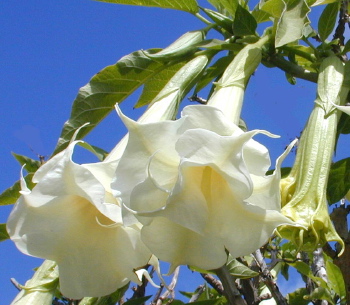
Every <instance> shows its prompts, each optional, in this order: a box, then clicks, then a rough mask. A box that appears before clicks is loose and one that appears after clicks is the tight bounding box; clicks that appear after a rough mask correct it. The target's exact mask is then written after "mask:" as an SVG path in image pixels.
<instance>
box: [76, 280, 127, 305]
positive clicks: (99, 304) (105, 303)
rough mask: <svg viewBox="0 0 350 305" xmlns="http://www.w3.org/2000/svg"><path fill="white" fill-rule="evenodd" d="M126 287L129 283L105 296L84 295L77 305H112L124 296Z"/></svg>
mask: <svg viewBox="0 0 350 305" xmlns="http://www.w3.org/2000/svg"><path fill="white" fill-rule="evenodd" d="M128 288H129V283H128V284H126V285H125V286H123V287H121V288H119V289H118V290H116V291H115V292H113V293H112V294H110V295H107V296H103V297H85V298H83V299H82V300H81V301H80V302H79V305H114V304H116V303H117V302H119V300H120V299H121V298H122V297H123V296H124V294H125V292H126V291H127V290H128Z"/></svg>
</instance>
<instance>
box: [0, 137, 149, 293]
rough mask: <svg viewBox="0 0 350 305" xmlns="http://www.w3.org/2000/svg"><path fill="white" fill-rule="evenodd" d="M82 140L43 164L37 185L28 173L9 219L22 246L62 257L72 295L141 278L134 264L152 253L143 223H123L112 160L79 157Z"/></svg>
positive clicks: (66, 289) (65, 286) (64, 283)
mask: <svg viewBox="0 0 350 305" xmlns="http://www.w3.org/2000/svg"><path fill="white" fill-rule="evenodd" d="M76 143H77V141H74V142H72V143H71V144H70V145H69V146H68V147H67V148H66V149H65V150H64V151H62V152H60V153H59V154H57V155H56V156H54V157H53V158H52V159H50V160H49V161H48V162H47V163H45V164H44V165H42V167H40V168H39V170H38V171H37V172H36V173H35V175H34V177H33V182H35V183H37V184H36V186H35V187H34V188H33V190H32V191H30V190H29V189H28V188H27V186H26V184H25V181H24V179H22V191H21V193H22V196H21V197H20V199H19V200H18V202H17V203H16V205H15V207H14V209H13V211H12V212H11V214H10V217H9V219H8V222H7V229H8V232H9V234H10V237H11V239H12V240H13V241H14V242H15V244H16V246H17V247H18V249H19V250H20V251H22V252H23V253H25V254H28V255H31V256H35V257H40V258H45V259H49V260H53V261H56V262H57V264H58V268H59V276H60V289H61V292H62V293H63V295H65V296H66V297H69V298H72V299H80V298H82V297H84V296H103V295H106V294H109V293H112V292H113V291H115V290H116V289H117V288H119V287H122V286H124V285H125V284H126V283H127V282H128V281H130V280H132V281H135V282H139V280H138V278H137V276H136V275H135V273H134V268H138V267H142V266H144V265H146V264H147V262H148V260H149V259H150V257H151V253H150V251H149V250H148V249H147V248H146V247H145V245H144V244H143V242H142V241H141V239H140V227H141V226H140V224H134V225H133V226H129V227H125V226H123V224H122V219H121V210H120V209H121V207H120V204H119V202H118V201H117V200H115V198H114V197H113V196H112V195H111V194H110V193H109V192H108V189H109V184H110V181H111V179H112V177H111V176H109V173H110V171H109V169H108V163H102V162H100V163H98V164H97V165H92V166H89V165H87V166H85V165H79V164H76V163H74V162H73V161H72V159H71V157H72V153H73V149H74V146H75V145H76ZM101 172H103V175H101ZM111 174H113V172H111Z"/></svg>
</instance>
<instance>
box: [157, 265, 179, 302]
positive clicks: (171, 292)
mask: <svg viewBox="0 0 350 305" xmlns="http://www.w3.org/2000/svg"><path fill="white" fill-rule="evenodd" d="M179 273H180V266H178V267H176V269H175V271H174V276H173V279H172V280H171V283H170V285H169V286H168V288H169V289H168V290H166V291H165V292H164V293H163V294H162V295H161V296H160V297H158V299H157V300H155V301H156V303H155V304H156V305H162V304H163V300H165V299H167V298H169V296H171V299H174V298H175V295H174V289H175V286H176V284H177V280H178V278H179Z"/></svg>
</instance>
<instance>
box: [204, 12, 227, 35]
mask: <svg viewBox="0 0 350 305" xmlns="http://www.w3.org/2000/svg"><path fill="white" fill-rule="evenodd" d="M203 11H204V12H205V13H206V14H207V15H208V16H209V17H210V18H211V19H212V20H213V21H214V22H215V23H216V24H217V25H219V26H221V27H222V28H223V29H225V30H226V31H227V32H229V33H232V30H233V21H232V19H230V18H228V17H227V16H225V15H223V14H220V13H219V12H217V11H213V10H210V9H207V8H203Z"/></svg>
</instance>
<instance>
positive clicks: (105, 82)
mask: <svg viewBox="0 0 350 305" xmlns="http://www.w3.org/2000/svg"><path fill="white" fill-rule="evenodd" d="M165 67H166V66H165V65H164V64H162V63H159V62H156V61H154V60H152V59H150V58H148V57H147V56H145V55H144V54H143V52H142V51H136V52H134V53H131V54H129V55H127V56H124V57H123V58H121V59H120V60H119V61H118V62H117V63H116V64H115V65H112V66H108V67H106V68H104V69H103V70H102V71H100V72H99V73H97V74H96V75H95V76H93V77H92V79H91V80H90V82H89V83H88V84H87V85H85V86H84V87H82V88H81V89H80V90H79V93H78V96H77V97H76V99H75V100H74V102H73V106H72V112H71V115H70V118H69V120H68V121H67V122H66V123H65V124H64V126H63V129H62V131H61V135H60V138H59V140H58V143H57V146H56V148H55V151H54V153H53V154H57V153H58V152H60V151H62V150H63V149H64V148H66V147H67V146H68V144H69V141H70V139H71V138H72V136H73V134H74V132H75V131H76V130H77V129H78V128H80V127H81V126H82V125H84V124H85V123H87V122H89V123H90V124H89V125H87V126H86V127H85V128H83V129H82V130H81V131H80V132H79V134H78V135H77V139H81V138H83V137H84V136H85V135H86V134H88V133H89V132H90V131H91V130H92V129H93V128H94V127H95V126H96V125H97V124H98V123H99V122H100V121H101V120H102V119H103V118H104V117H106V116H107V115H108V113H109V112H110V111H112V110H113V109H114V105H115V104H116V103H121V102H122V101H123V100H124V99H125V98H127V97H128V96H129V95H130V94H131V93H132V92H134V91H135V90H136V89H137V88H138V87H140V86H141V85H142V84H144V83H145V82H146V81H147V80H148V79H150V78H151V77H153V76H154V75H155V74H157V73H159V72H160V71H161V70H162V69H164V68H165Z"/></svg>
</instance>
